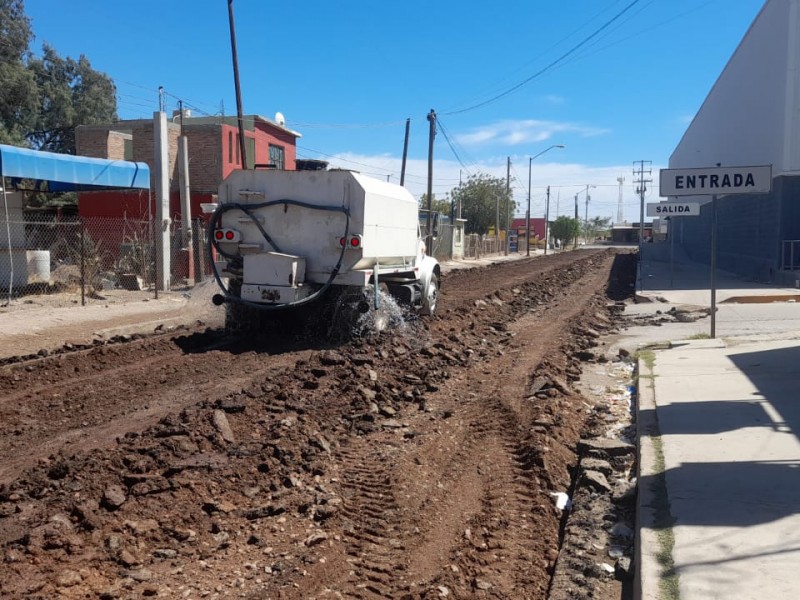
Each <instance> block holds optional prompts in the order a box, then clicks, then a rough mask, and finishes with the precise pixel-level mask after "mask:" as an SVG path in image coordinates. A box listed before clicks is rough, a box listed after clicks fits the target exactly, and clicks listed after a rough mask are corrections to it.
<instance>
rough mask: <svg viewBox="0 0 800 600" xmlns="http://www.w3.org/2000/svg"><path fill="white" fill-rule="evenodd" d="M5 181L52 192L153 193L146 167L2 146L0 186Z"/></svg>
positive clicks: (127, 162)
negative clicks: (40, 184) (28, 182)
mask: <svg viewBox="0 0 800 600" xmlns="http://www.w3.org/2000/svg"><path fill="white" fill-rule="evenodd" d="M3 177H9V178H12V180H13V182H12V185H17V183H18V180H20V179H33V180H36V181H46V182H47V189H48V190H49V191H51V192H71V191H92V190H95V191H96V190H108V189H139V190H147V189H150V168H149V167H148V166H147V164H146V163H141V162H129V161H125V160H107V159H104V158H89V157H88V156H72V155H70V154H56V153H55V152H42V151H40V150H28V149H27V148H17V147H16V146H5V145H3V144H0V183H2V178H3Z"/></svg>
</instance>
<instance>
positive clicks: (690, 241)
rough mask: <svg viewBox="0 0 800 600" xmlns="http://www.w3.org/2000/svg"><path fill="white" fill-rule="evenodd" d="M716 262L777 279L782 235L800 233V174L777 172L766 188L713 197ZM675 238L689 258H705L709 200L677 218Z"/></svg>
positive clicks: (708, 244)
mask: <svg viewBox="0 0 800 600" xmlns="http://www.w3.org/2000/svg"><path fill="white" fill-rule="evenodd" d="M717 223H718V229H717V232H718V242H717V265H718V267H719V268H720V269H724V270H726V271H730V272H733V273H737V274H739V275H742V276H743V277H746V278H748V279H753V280H756V281H772V282H778V281H779V280H780V274H779V273H778V271H779V270H780V267H781V243H782V241H783V240H792V239H800V177H777V178H775V179H774V180H773V190H772V192H771V193H770V194H758V195H737V196H726V197H723V198H720V199H719V200H718V201H717ZM673 231H674V233H675V235H676V238H675V241H676V243H677V244H679V245H681V246H682V247H683V249H684V250H685V252H686V254H687V255H688V256H689V258H690V259H692V260H695V261H698V262H704V263H709V262H710V256H711V203H708V204H705V205H703V206H702V208H701V215H700V216H699V217H680V218H677V219H675V223H674V229H673Z"/></svg>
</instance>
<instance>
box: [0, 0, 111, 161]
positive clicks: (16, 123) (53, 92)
mask: <svg viewBox="0 0 800 600" xmlns="http://www.w3.org/2000/svg"><path fill="white" fill-rule="evenodd" d="M32 39H33V33H32V32H31V27H30V19H28V17H27V16H26V15H25V6H24V2H23V0H0V143H7V144H15V145H19V146H23V145H27V146H31V147H33V148H37V149H41V150H52V151H55V152H65V153H70V154H74V153H75V127H76V126H78V125H85V124H93V123H107V122H112V121H116V120H117V100H116V88H115V86H114V82H113V81H112V80H111V78H109V77H108V76H107V75H106V74H104V73H101V72H99V71H95V70H94V69H93V68H92V66H91V64H90V63H89V59H87V58H86V57H85V56H81V57H80V58H79V59H78V60H74V59H72V58H62V57H61V56H59V54H58V52H56V50H55V49H54V48H53V47H51V46H49V45H48V44H45V45H44V48H43V53H42V57H41V58H34V57H32V55H31V53H30V50H29V46H30V43H31V40H32Z"/></svg>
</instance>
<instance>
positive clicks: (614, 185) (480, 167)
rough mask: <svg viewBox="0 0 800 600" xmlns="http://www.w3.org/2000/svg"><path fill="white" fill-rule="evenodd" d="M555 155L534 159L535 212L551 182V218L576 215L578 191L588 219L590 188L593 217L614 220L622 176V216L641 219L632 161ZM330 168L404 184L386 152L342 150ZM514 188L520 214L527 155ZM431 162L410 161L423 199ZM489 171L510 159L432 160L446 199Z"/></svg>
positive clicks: (517, 161)
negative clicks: (598, 163) (594, 161)
mask: <svg viewBox="0 0 800 600" xmlns="http://www.w3.org/2000/svg"><path fill="white" fill-rule="evenodd" d="M557 158H558V157H557V155H556V154H551V155H549V156H547V157H541V158H539V159H537V160H535V161H533V163H531V215H532V216H534V217H542V216H544V211H545V200H546V188H547V186H550V218H551V219H555V218H556V217H557V216H559V215H566V216H573V215H574V213H575V195H576V194H577V195H578V215H579V217H580V218H581V219H582V218H584V216H585V214H586V212H587V207H586V186H587V185H590V186H596V187H590V188H589V196H590V198H591V200H590V202H589V206H588V216H589V218H592V217H595V216H599V217H611V218H612V220H616V216H617V203H618V199H619V183H618V181H617V178H618V177H624V178H625V181H624V182H623V185H622V192H623V219H624V220H627V221H629V222H634V221H638V220H639V197H638V195H637V194H636V192H635V189H634V188H635V186H634V184H633V176H632V173H631V170H632V164H627V165H618V166H606V167H590V166H587V165H582V164H575V163H559V162H556V160H555V159H557ZM328 160H329V161H330V163H331V166H333V167H337V168H343V169H351V170H354V171H359V172H361V173H364V174H366V175H371V176H373V177H377V178H380V179H384V180H385V179H386V177H387V176H389V180H390V181H392V182H394V183H399V182H400V168H401V164H402V163H401V159H400V157H393V156H390V155H387V154H381V155H376V156H369V155H361V154H353V153H341V154H337V155H336V156H335V157H331V158H329V159H328ZM511 160H512V169H511V177H512V182H511V188H512V191H513V194H514V200H515V201H516V202H517V206H518V210H517V214H518V216H524V213H525V209H526V207H527V196H528V157H527V155H525V156H523V155H519V156H516V157H514V156H512V157H511ZM658 168H659V167H658V166H657V165H653V166H652V174H655V175H656V177H655V178H656V179H657V173H658ZM427 173H428V163H427V160H421V159H410V160H408V162H407V165H406V180H405V187H406V188H407V189H408V190H409V191H410V192H411V193H412V194H413V195H414V197H416V198H419V197H420V196H421V195H422V194H423V193H425V192H426V190H427ZM479 173H485V174H487V175H491V176H493V177H497V178H500V179H505V177H506V157H505V156H499V155H498V156H496V157H494V158H488V159H484V160H481V161H479V162H477V164H476V166H475V167H474V168H471V169H470V171H469V172H467V171H466V170H465V169H464V168H463V167H462V166H461V165H460V164H459V163H458V162H456V161H452V160H434V166H433V193H434V194H435V195H436V196H437V197H439V198H442V197H444V196H446V195H447V194H448V193H449V192H450V191H451V190H452V189H453V188H455V187H457V186H458V182H459V179H460V180H463V181H466V180H467V179H468V178H469V176H470V175H477V174H479ZM658 201H659V197H658V190H657V189H656V187H655V185H653V184H651V189H650V190H648V192H647V195H646V198H645V202H646V203H649V202H658Z"/></svg>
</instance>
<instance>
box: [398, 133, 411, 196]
mask: <svg viewBox="0 0 800 600" xmlns="http://www.w3.org/2000/svg"><path fill="white" fill-rule="evenodd" d="M410 129H411V119H406V135H405V138H404V139H403V164H402V166H401V167H400V185H405V183H406V159H407V158H408V133H409V131H410Z"/></svg>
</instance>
